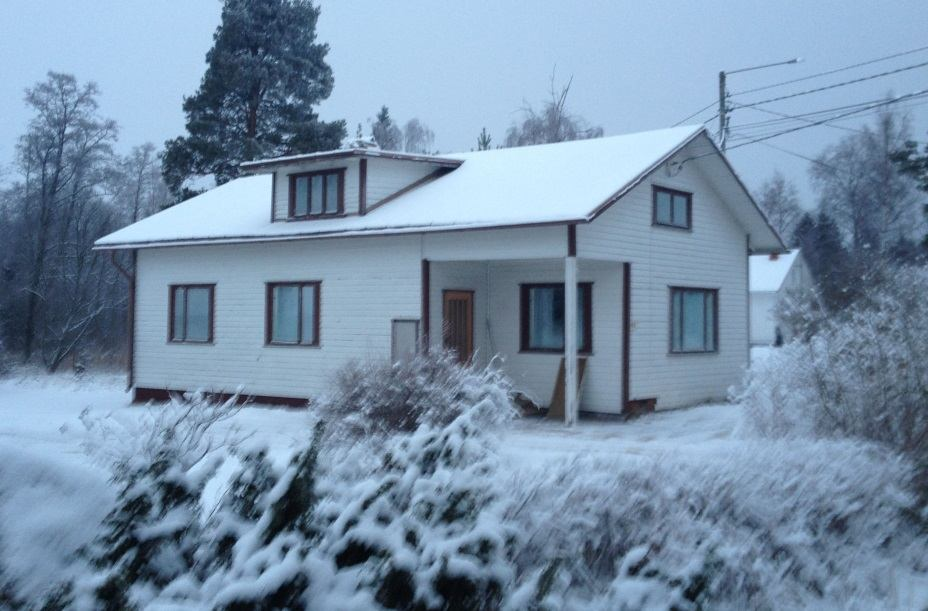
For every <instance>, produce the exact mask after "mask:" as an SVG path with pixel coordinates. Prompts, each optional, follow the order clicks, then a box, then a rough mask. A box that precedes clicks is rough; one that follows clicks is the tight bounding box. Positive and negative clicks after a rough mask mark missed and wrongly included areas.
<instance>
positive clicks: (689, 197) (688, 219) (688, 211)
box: [651, 185, 693, 231]
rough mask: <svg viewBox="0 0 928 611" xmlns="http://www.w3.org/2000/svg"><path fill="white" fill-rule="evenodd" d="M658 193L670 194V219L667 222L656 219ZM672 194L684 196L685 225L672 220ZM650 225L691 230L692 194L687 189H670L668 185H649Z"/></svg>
mask: <svg viewBox="0 0 928 611" xmlns="http://www.w3.org/2000/svg"><path fill="white" fill-rule="evenodd" d="M658 193H666V194H668V195H670V219H671V222H669V223H662V222H661V221H658V220H657V195H658ZM674 196H682V197H685V198H686V225H678V224H677V223H674V222H673V198H674ZM651 225H653V226H655V227H669V228H670V229H682V230H684V231H691V230H692V229H693V194H692V193H690V192H689V191H680V190H679V189H671V188H670V187H661V186H659V185H651Z"/></svg>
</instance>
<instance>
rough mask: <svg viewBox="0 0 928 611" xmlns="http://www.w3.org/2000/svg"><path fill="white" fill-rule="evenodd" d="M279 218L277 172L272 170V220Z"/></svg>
mask: <svg viewBox="0 0 928 611" xmlns="http://www.w3.org/2000/svg"><path fill="white" fill-rule="evenodd" d="M276 220H277V172H276V171H274V172H271V222H272V223H273V222H274V221H276Z"/></svg>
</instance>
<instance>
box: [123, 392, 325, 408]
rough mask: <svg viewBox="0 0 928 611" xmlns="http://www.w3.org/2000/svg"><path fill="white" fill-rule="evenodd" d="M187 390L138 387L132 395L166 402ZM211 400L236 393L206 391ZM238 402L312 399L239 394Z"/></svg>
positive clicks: (304, 403) (304, 402) (301, 403)
mask: <svg viewBox="0 0 928 611" xmlns="http://www.w3.org/2000/svg"><path fill="white" fill-rule="evenodd" d="M186 392H190V391H186V390H177V389H167V388H146V387H141V388H136V389H135V392H134V393H133V396H132V402H133V403H148V402H149V401H154V402H164V401H170V400H171V397H182V396H183V395H184V393H186ZM204 394H205V395H206V397H207V398H208V399H209V400H210V401H214V402H217V403H224V402H225V401H228V400H229V399H231V398H232V397H235V396H236V395H235V394H233V393H227V392H210V393H204ZM236 403H237V404H239V405H241V404H245V403H258V404H264V405H283V406H287V407H308V406H309V403H310V400H309V399H305V398H302V397H279V396H276V395H247V394H239V395H238V399H237V400H236Z"/></svg>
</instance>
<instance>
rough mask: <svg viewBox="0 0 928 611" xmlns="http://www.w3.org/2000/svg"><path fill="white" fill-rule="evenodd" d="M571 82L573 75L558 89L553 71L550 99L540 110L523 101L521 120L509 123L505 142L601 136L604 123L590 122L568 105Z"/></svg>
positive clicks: (546, 140)
mask: <svg viewBox="0 0 928 611" xmlns="http://www.w3.org/2000/svg"><path fill="white" fill-rule="evenodd" d="M572 82H573V77H571V78H570V79H568V81H567V84H566V85H564V86H563V87H561V88H560V89H558V88H557V86H556V85H555V76H554V74H552V75H551V87H550V92H549V93H550V96H551V97H550V99H549V100H548V101H547V102H545V103H544V106H543V107H542V109H541V110H540V111H536V110H535V109H534V107H532V106H531V104H528V103H525V104H524V105H523V107H522V120H521V123H519V124H515V123H514V124H513V125H512V126H510V128H509V130H508V131H507V132H506V142H505V146H507V147H513V146H528V145H531V144H547V143H551V142H565V141H567V140H585V139H587V138H600V137H602V135H603V128H602V127H598V126H590V125H589V124H588V123H587V122H586V120H585V119H583V118H582V117H579V116H577V115H574V114H572V113H571V112H570V111H569V110H568V109H567V94H568V93H569V92H570V86H571V84H572Z"/></svg>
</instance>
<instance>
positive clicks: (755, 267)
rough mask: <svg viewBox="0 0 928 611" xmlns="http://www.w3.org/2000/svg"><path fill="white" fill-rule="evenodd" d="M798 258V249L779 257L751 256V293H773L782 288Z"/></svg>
mask: <svg viewBox="0 0 928 611" xmlns="http://www.w3.org/2000/svg"><path fill="white" fill-rule="evenodd" d="M798 257H799V249H798V248H794V249H793V250H791V251H789V252H787V253H784V254H781V255H775V256H770V255H753V256H752V257H751V261H750V270H749V271H750V273H751V291H752V292H755V293H767V292H770V293H775V292H777V291H779V290H780V287H782V286H783V282H784V281H785V280H786V276H787V274H789V270H791V269H792V268H793V263H795V262H796V259H797V258H798Z"/></svg>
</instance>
